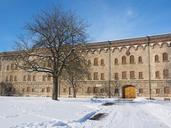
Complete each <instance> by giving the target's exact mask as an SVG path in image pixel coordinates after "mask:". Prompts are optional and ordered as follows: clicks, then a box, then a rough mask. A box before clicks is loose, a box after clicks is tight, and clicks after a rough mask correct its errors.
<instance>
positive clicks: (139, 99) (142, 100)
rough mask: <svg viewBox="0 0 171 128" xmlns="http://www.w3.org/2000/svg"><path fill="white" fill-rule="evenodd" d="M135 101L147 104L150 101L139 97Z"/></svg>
mask: <svg viewBox="0 0 171 128" xmlns="http://www.w3.org/2000/svg"><path fill="white" fill-rule="evenodd" d="M133 101H134V102H147V101H148V100H147V99H146V98H143V97H138V98H135V99H134V100H133Z"/></svg>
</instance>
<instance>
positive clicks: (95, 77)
mask: <svg viewBox="0 0 171 128" xmlns="http://www.w3.org/2000/svg"><path fill="white" fill-rule="evenodd" d="M121 74H122V75H121V78H122V79H127V71H123V72H122V73H121ZM129 76H130V79H136V78H135V71H130V72H129ZM138 78H139V79H144V78H143V72H138ZM155 78H156V79H160V72H159V71H156V72H155ZM163 78H164V79H167V78H169V70H168V69H164V70H163ZM114 79H115V80H119V73H114ZM88 80H92V78H91V74H89V75H88ZM93 80H105V75H104V73H100V78H99V73H98V72H94V73H93Z"/></svg>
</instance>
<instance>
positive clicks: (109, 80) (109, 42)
mask: <svg viewBox="0 0 171 128" xmlns="http://www.w3.org/2000/svg"><path fill="white" fill-rule="evenodd" d="M108 44H109V79H108V82H109V84H108V86H109V98H111V41H108Z"/></svg>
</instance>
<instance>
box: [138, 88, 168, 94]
mask: <svg viewBox="0 0 171 128" xmlns="http://www.w3.org/2000/svg"><path fill="white" fill-rule="evenodd" d="M170 91H171V90H170V87H164V94H170ZM138 92H139V93H140V94H142V93H144V91H143V89H142V88H140V89H139V90H138ZM155 93H156V94H160V93H161V89H159V88H157V89H155Z"/></svg>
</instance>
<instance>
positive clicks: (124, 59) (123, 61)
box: [122, 56, 126, 64]
mask: <svg viewBox="0 0 171 128" xmlns="http://www.w3.org/2000/svg"><path fill="white" fill-rule="evenodd" d="M122 64H126V57H125V56H122Z"/></svg>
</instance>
